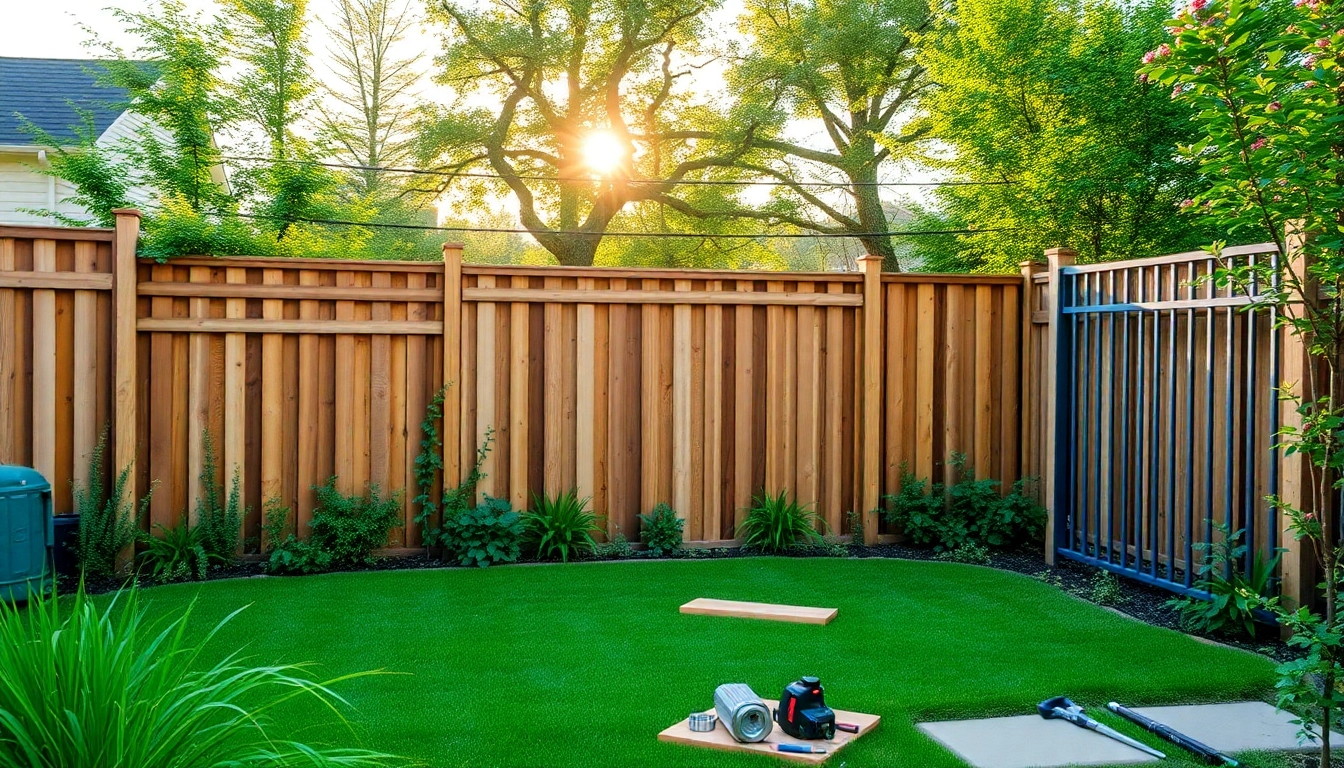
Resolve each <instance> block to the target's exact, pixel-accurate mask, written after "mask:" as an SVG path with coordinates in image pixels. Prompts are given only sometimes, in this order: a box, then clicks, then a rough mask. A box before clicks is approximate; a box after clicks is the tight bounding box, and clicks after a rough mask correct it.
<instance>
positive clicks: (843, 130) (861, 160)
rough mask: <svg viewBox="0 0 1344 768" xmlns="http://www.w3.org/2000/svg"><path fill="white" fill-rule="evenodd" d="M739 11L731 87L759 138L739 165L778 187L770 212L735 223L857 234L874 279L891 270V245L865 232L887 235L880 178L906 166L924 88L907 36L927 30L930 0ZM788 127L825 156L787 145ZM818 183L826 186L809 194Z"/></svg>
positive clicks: (828, 0)
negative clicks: (809, 132)
mask: <svg viewBox="0 0 1344 768" xmlns="http://www.w3.org/2000/svg"><path fill="white" fill-rule="evenodd" d="M746 11H747V12H746V14H745V16H744V17H743V23H742V30H741V31H742V32H743V33H744V34H745V35H747V37H748V38H749V39H750V46H749V49H748V51H747V53H746V54H745V56H744V57H743V58H742V59H741V61H740V62H739V63H738V65H737V66H736V67H735V69H734V71H733V73H732V82H733V87H734V91H735V92H736V93H737V94H738V97H739V98H740V99H742V100H744V101H745V102H746V104H748V105H750V107H749V109H747V110H744V111H747V112H748V113H756V114H759V115H760V116H761V121H762V129H760V130H758V131H757V132H756V133H755V135H753V136H752V140H751V147H752V149H753V150H754V151H753V152H752V153H750V154H747V155H744V156H742V157H741V158H740V159H739V160H738V162H737V164H738V166H739V167H740V168H741V169H742V170H744V171H746V172H748V173H751V174H755V175H757V177H758V178H760V177H764V178H766V179H769V180H771V181H776V182H782V183H783V185H784V186H782V187H778V188H777V189H778V191H779V194H777V195H776V196H775V200H774V201H773V203H772V204H771V205H767V206H765V207H762V208H760V209H757V210H750V209H741V208H740V209H738V210H736V211H734V215H738V216H743V217H748V218H752V219H757V220H762V221H768V222H775V223H783V224H789V225H793V226H795V227H798V228H801V229H805V230H812V231H816V232H827V233H845V232H851V233H855V234H856V235H858V240H859V241H860V242H861V243H862V244H863V246H864V248H865V249H866V251H867V252H868V253H871V254H874V255H879V256H881V257H882V262H883V263H882V267H883V269H885V270H887V271H899V270H900V263H899V259H898V258H897V254H896V249H895V247H894V246H893V244H892V239H891V238H890V237H888V236H885V235H882V234H871V233H884V232H887V231H888V227H889V226H890V222H889V221H888V217H887V214H886V212H885V211H884V210H883V205H882V202H883V201H882V198H881V195H880V187H879V186H877V182H878V181H879V180H880V179H881V174H880V171H881V169H882V168H883V166H885V165H887V164H890V163H891V162H892V161H894V160H898V159H901V158H904V157H906V156H907V155H908V154H909V148H910V147H911V146H912V144H913V143H914V142H916V141H918V140H919V139H920V138H921V137H923V136H924V134H925V130H926V129H925V128H924V127H923V126H921V125H920V124H918V123H917V122H916V121H913V120H912V119H911V117H912V109H913V107H914V106H915V104H916V103H917V100H918V97H919V95H920V94H921V93H923V92H924V90H925V89H926V88H927V87H928V84H929V82H928V77H927V74H926V72H925V68H924V65H923V64H921V63H920V62H919V61H918V59H917V58H916V57H915V36H916V35H917V34H918V33H920V32H922V31H923V30H924V29H926V28H927V26H928V25H929V23H930V20H931V13H932V11H931V9H930V4H929V2H928V0H876V1H874V0H747V3H746ZM797 120H802V121H810V122H815V123H820V125H821V127H822V128H823V129H824V133H825V137H826V139H825V141H826V142H829V144H830V148H829V149H821V148H818V147H817V146H814V145H813V144H812V143H809V142H805V141H799V140H794V139H791V138H789V136H790V133H789V131H788V130H787V129H788V128H790V127H793V126H794V123H792V122H791V121H797ZM767 127H768V128H769V129H770V130H766V128H767ZM817 181H821V182H833V183H835V187H834V188H833V190H831V193H828V192H827V190H826V189H825V188H824V187H823V188H821V189H818V188H817V187H814V186H809V182H817ZM837 194H838V195H839V197H837ZM859 233H863V234H859Z"/></svg>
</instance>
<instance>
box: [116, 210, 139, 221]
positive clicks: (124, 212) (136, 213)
mask: <svg viewBox="0 0 1344 768" xmlns="http://www.w3.org/2000/svg"><path fill="white" fill-rule="evenodd" d="M112 213H113V215H115V216H134V217H135V218H137V219H139V218H142V217H144V214H143V213H141V212H140V209H139V208H113V209H112Z"/></svg>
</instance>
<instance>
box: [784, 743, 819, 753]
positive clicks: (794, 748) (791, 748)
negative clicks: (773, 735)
mask: <svg viewBox="0 0 1344 768" xmlns="http://www.w3.org/2000/svg"><path fill="white" fill-rule="evenodd" d="M775 749H777V750H779V751H780V752H798V753H800V754H804V755H813V754H816V755H823V754H825V753H826V750H825V749H824V748H822V747H810V746H806V745H804V744H776V745H775Z"/></svg>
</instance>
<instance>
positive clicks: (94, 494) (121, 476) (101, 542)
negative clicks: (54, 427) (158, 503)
mask: <svg viewBox="0 0 1344 768" xmlns="http://www.w3.org/2000/svg"><path fill="white" fill-rule="evenodd" d="M106 454H107V430H106V429H104V430H103V434H102V435H100V436H99V438H98V443H97V445H95V446H94V448H93V453H92V454H91V455H90V456H89V485H88V486H87V487H81V486H79V485H78V484H76V485H75V486H74V489H73V490H74V497H75V509H76V510H77V511H78V512H79V542H78V544H77V545H76V547H75V554H76V555H77V557H78V558H79V567H80V569H81V570H83V572H84V573H86V574H89V575H93V576H113V575H115V574H116V572H117V559H118V558H120V557H121V553H122V552H123V551H125V550H126V548H127V547H129V546H131V545H132V544H134V543H135V540H136V537H137V535H138V533H139V528H138V525H137V523H138V521H139V520H140V519H141V518H143V517H144V516H145V513H146V512H148V510H149V501H150V499H151V497H153V495H154V487H155V484H151V485H150V487H149V492H148V493H146V494H145V497H144V498H143V499H141V500H140V507H139V509H138V510H137V509H136V507H135V502H134V499H132V498H130V496H131V493H132V491H131V488H132V479H131V469H132V467H133V465H130V464H128V465H126V466H125V467H123V468H122V470H121V472H120V473H118V474H117V477H116V481H115V482H113V483H112V492H111V493H110V494H108V493H104V491H103V488H104V486H103V477H104V471H103V461H104V458H105V456H106Z"/></svg>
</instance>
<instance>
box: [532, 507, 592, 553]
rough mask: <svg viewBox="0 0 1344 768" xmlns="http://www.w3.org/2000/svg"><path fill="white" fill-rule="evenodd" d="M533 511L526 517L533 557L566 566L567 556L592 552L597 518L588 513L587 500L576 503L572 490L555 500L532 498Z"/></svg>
mask: <svg viewBox="0 0 1344 768" xmlns="http://www.w3.org/2000/svg"><path fill="white" fill-rule="evenodd" d="M532 499H533V502H534V504H535V506H536V509H535V510H534V511H532V512H531V513H529V514H528V515H527V540H528V543H529V544H531V545H532V546H533V548H534V549H535V550H536V553H537V557H538V558H540V559H542V560H550V559H553V558H556V557H559V558H560V561H561V562H566V563H567V562H569V557H570V555H571V554H578V553H581V552H592V551H593V550H594V549H595V548H596V546H597V542H596V541H594V540H593V532H594V531H596V530H597V515H595V514H593V513H592V512H591V511H589V509H588V499H587V498H583V499H580V498H579V495H578V493H577V492H575V491H574V490H569V491H566V492H565V493H562V494H560V495H559V496H554V497H552V496H533V497H532Z"/></svg>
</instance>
